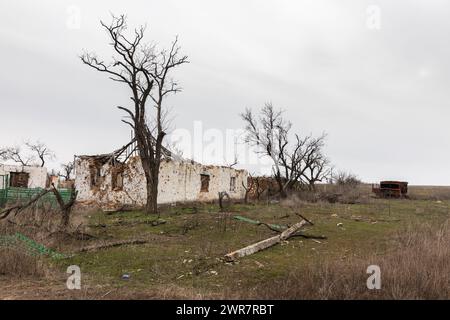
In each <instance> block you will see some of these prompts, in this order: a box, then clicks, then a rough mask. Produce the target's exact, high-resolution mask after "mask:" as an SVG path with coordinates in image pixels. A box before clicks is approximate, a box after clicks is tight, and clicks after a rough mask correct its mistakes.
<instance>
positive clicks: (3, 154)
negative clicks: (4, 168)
mask: <svg viewBox="0 0 450 320" xmlns="http://www.w3.org/2000/svg"><path fill="white" fill-rule="evenodd" d="M7 154H8V150H7V149H6V148H0V160H6V159H7Z"/></svg>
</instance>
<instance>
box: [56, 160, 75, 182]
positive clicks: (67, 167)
mask: <svg viewBox="0 0 450 320" xmlns="http://www.w3.org/2000/svg"><path fill="white" fill-rule="evenodd" d="M61 169H62V172H59V173H58V176H60V177H62V178H64V180H66V181H67V180H70V178H71V176H72V172H73V170H74V163H73V161H69V162H67V163H63V164H61Z"/></svg>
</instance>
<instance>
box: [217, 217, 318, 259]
mask: <svg viewBox="0 0 450 320" xmlns="http://www.w3.org/2000/svg"><path fill="white" fill-rule="evenodd" d="M306 224H311V222H308V221H306V220H302V221H300V222H298V223H296V224H294V225H292V226H291V227H289V228H287V229H286V230H284V231H283V232H282V233H280V234H279V235H276V236H273V237H271V238H268V239H265V240H262V241H259V242H257V243H254V244H251V245H249V246H247V247H245V248H242V249H239V250H236V251H233V252H230V253H228V254H226V255H225V261H227V262H233V261H235V260H236V259H239V258H242V257H245V256H249V255H251V254H254V253H256V252H258V251H261V250H264V249H267V248H270V247H272V246H274V245H276V244H277V243H280V242H281V241H284V240H286V239H288V238H289V237H291V236H293V235H295V234H296V233H297V231H298V230H299V229H300V228H302V227H303V226H305V225H306Z"/></svg>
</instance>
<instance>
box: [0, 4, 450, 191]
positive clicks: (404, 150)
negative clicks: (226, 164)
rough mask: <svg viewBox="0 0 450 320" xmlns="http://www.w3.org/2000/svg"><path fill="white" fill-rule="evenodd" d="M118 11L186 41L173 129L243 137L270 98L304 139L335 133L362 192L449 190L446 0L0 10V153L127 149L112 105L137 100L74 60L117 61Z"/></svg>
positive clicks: (337, 155) (330, 151)
mask: <svg viewBox="0 0 450 320" xmlns="http://www.w3.org/2000/svg"><path fill="white" fill-rule="evenodd" d="M110 12H112V13H115V14H121V13H124V14H127V15H128V18H129V26H130V27H133V26H138V25H140V24H145V23H146V24H147V26H148V29H147V33H146V38H147V40H148V41H156V42H158V43H159V44H160V45H161V46H162V47H166V46H168V45H169V44H170V42H171V41H172V40H173V38H174V36H175V35H179V40H180V43H181V45H182V48H183V52H184V53H186V54H187V55H188V56H189V59H190V61H191V63H190V64H189V65H185V66H182V67H181V68H179V69H178V70H177V71H176V73H175V74H174V76H175V77H176V79H177V80H179V82H180V83H181V85H182V87H183V92H181V93H179V94H178V95H177V96H175V97H173V98H171V99H170V100H168V101H167V103H168V106H170V108H171V110H172V116H173V117H174V120H173V126H174V127H175V128H180V129H184V130H189V131H190V132H193V130H194V122H195V121H201V124H202V127H203V130H208V129H216V130H220V131H221V132H225V130H227V129H229V130H230V129H239V128H242V126H243V124H242V121H241V120H240V118H239V113H240V112H242V111H243V110H244V109H245V107H251V108H254V109H256V108H259V107H261V106H262V105H263V104H264V103H265V102H266V101H271V102H272V103H273V104H274V105H275V106H277V107H279V108H282V109H284V110H285V116H286V117H287V118H289V119H290V120H291V121H292V122H293V124H294V130H295V131H296V132H299V133H301V134H309V133H312V134H317V135H318V134H320V133H322V132H323V131H325V132H327V133H328V139H327V147H326V152H327V155H328V156H329V158H330V159H331V161H332V163H333V164H334V165H335V167H336V168H338V169H344V170H349V171H352V172H354V173H355V174H357V175H358V176H359V177H360V178H362V179H363V180H364V181H367V182H375V181H379V180H381V179H400V180H406V181H409V182H410V183H412V184H434V185H445V184H447V185H448V184H450V172H449V170H448V163H449V162H450V147H449V142H448V139H449V137H450V127H449V125H448V123H449V120H450V108H449V102H450V99H449V98H450V90H449V88H448V85H449V83H450V62H449V61H450V41H449V35H450V19H449V18H448V17H449V16H450V3H449V2H448V1H444V0H441V1H439V0H435V1H430V0H428V1H425V0H423V1H414V0H404V1H400V0H397V1H390V0H386V1H376V0H374V1H354V0H347V1H343V0H341V1H335V0H329V1H325V0H311V1H300V0H298V1H294V0H291V1H263V0H253V1H250V0H245V1H243V0H227V1H223V0H222V1H213V0H202V1H197V0H190V1H182V0H178V1H167V0H164V1H162V0H160V1H156V0H152V1H149V0H145V1H144V0H142V1H137V0H134V1H111V0H108V1H106V0H105V1H99V0H96V1H76V0H72V1H63V0H53V1H50V0H40V1H36V0H29V1H24V0H2V1H1V2H0V40H1V41H0V52H1V60H0V108H1V113H0V119H1V122H0V146H2V145H13V144H18V143H21V141H23V140H26V139H40V140H42V141H44V142H46V143H47V144H48V145H49V146H50V147H51V148H52V149H53V150H54V151H55V152H56V154H57V157H58V158H57V161H56V162H55V163H53V164H52V166H56V165H57V164H58V163H60V162H64V161H69V160H71V159H72V158H73V155H74V154H91V153H103V152H109V151H112V150H113V149H115V148H117V147H119V146H121V145H123V144H125V143H126V142H127V140H129V136H130V130H129V129H128V128H127V127H126V126H125V125H124V124H122V123H121V122H120V119H121V117H122V114H121V113H120V111H119V110H117V109H116V108H115V106H117V105H120V104H122V105H126V104H129V101H130V100H129V98H128V97H129V92H128V91H127V90H126V88H124V87H122V86H121V85H120V84H118V83H115V82H112V81H110V80H109V79H108V78H107V77H106V75H105V74H99V73H97V72H95V71H93V70H92V69H89V68H88V67H86V66H84V65H82V64H81V62H80V60H79V58H78V55H79V54H81V53H82V52H83V50H84V49H86V50H89V51H95V52H97V53H98V54H99V55H101V56H104V57H105V58H108V57H110V56H111V51H110V48H109V47H108V46H107V38H106V34H105V33H104V31H103V30H102V29H101V28H100V26H99V20H100V19H104V20H105V21H109V20H110ZM378 18H379V19H378ZM196 160H202V161H205V162H216V163H219V162H220V160H221V159H219V158H217V159H196ZM241 162H242V165H243V166H244V167H245V166H246V165H248V163H246V162H248V161H247V160H245V159H244V160H243V161H241Z"/></svg>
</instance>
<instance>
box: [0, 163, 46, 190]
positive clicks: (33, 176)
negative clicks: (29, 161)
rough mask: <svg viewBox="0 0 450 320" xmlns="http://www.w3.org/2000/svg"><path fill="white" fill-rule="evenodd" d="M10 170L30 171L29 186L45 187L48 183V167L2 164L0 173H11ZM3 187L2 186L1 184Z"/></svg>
mask: <svg viewBox="0 0 450 320" xmlns="http://www.w3.org/2000/svg"><path fill="white" fill-rule="evenodd" d="M10 172H26V173H28V174H29V175H30V176H29V180H28V188H45V187H46V183H47V169H46V168H42V167H30V166H15V165H6V164H0V175H9V173H10ZM0 187H1V186H0Z"/></svg>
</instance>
